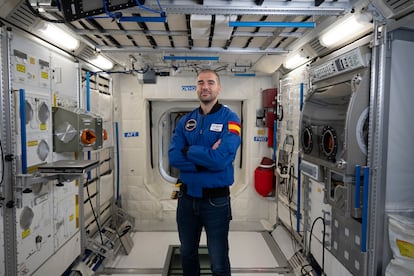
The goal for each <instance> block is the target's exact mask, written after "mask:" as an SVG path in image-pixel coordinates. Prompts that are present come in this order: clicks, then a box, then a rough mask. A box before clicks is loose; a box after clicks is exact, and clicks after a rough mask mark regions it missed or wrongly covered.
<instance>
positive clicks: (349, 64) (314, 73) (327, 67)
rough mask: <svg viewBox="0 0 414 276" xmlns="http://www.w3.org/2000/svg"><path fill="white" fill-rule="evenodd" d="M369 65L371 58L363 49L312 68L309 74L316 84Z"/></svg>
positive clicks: (356, 49) (352, 51) (357, 49)
mask: <svg viewBox="0 0 414 276" xmlns="http://www.w3.org/2000/svg"><path fill="white" fill-rule="evenodd" d="M368 65H369V56H367V54H366V53H364V51H363V48H355V49H353V50H351V51H349V52H346V53H344V54H342V55H339V56H337V57H335V58H333V59H331V60H329V61H328V62H325V63H323V64H321V65H319V66H315V67H314V68H311V69H310V72H309V73H310V77H311V79H312V81H314V82H315V81H319V80H322V79H326V78H330V77H333V76H336V75H338V74H342V73H344V72H348V71H351V70H355V69H358V68H362V67H366V66H368Z"/></svg>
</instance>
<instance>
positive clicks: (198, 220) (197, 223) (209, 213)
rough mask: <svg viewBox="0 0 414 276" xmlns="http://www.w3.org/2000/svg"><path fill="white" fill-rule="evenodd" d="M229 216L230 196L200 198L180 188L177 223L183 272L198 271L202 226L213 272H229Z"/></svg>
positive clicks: (220, 275)
mask: <svg viewBox="0 0 414 276" xmlns="http://www.w3.org/2000/svg"><path fill="white" fill-rule="evenodd" d="M230 220H231V206H230V197H229V196H225V197H215V198H205V199H199V198H193V197H190V196H188V195H185V194H183V192H180V194H179V197H178V208H177V225H178V234H179V237H180V242H181V247H180V252H181V264H182V267H183V276H198V275H200V262H199V256H198V247H199V242H200V236H201V231H202V229H203V227H204V229H205V231H206V237H207V247H208V252H209V257H210V262H211V271H212V272H213V275H214V276H229V275H231V272H230V261H229V243H228V233H229V225H230Z"/></svg>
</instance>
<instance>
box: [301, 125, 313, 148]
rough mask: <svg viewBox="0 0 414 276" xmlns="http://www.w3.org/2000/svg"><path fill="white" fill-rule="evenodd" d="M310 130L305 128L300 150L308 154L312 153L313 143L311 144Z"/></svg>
mask: <svg viewBox="0 0 414 276" xmlns="http://www.w3.org/2000/svg"><path fill="white" fill-rule="evenodd" d="M312 135H313V134H312V129H311V128H310V127H305V128H304V129H303V133H302V148H303V151H304V153H306V154H308V153H310V152H311V151H312V148H313V142H312Z"/></svg>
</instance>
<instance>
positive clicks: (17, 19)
mask: <svg viewBox="0 0 414 276" xmlns="http://www.w3.org/2000/svg"><path fill="white" fill-rule="evenodd" d="M6 19H7V21H9V22H11V23H13V24H14V25H16V26H18V27H21V28H22V29H24V30H30V29H31V28H33V25H34V24H35V23H36V22H37V21H38V18H37V17H36V16H35V15H34V14H33V13H32V12H31V11H30V10H29V9H28V8H27V5H26V4H25V1H23V2H22V4H20V6H18V7H17V8H16V9H15V10H14V11H13V12H12V13H10V15H9V16H7V18H6Z"/></svg>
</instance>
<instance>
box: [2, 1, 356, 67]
mask: <svg viewBox="0 0 414 276" xmlns="http://www.w3.org/2000/svg"><path fill="white" fill-rule="evenodd" d="M6 1H12V0H6ZM83 1H88V3H89V4H91V3H92V2H93V3H94V4H95V5H96V6H99V5H102V0H83ZM361 1H362V0H361ZM29 2H32V3H33V6H32V7H31V8H32V9H30V8H29V7H28V6H27V5H26V1H21V4H20V5H19V6H18V7H17V8H16V10H15V11H14V13H13V14H11V15H10V16H9V17H8V19H9V20H10V21H12V22H13V23H14V24H16V25H18V24H19V23H18V21H17V20H16V19H12V18H16V15H18V14H20V13H21V14H23V13H28V12H30V10H31V12H32V13H34V15H36V16H37V18H36V16H35V19H33V20H35V21H36V20H37V21H41V20H42V19H41V18H42V17H47V18H49V19H52V20H51V21H53V20H55V21H56V20H61V21H66V22H64V24H65V25H66V26H67V27H68V28H69V29H71V30H72V32H73V33H74V34H76V35H77V36H78V37H79V38H80V39H81V41H82V43H83V44H85V45H83V48H82V49H85V47H87V48H88V49H89V51H85V53H93V52H94V51H96V52H100V53H101V54H103V55H105V56H106V57H108V58H110V59H111V60H112V61H114V62H115V63H117V64H118V67H120V68H126V69H128V68H130V67H131V56H132V57H133V58H134V59H136V61H133V63H134V66H133V67H134V68H141V67H147V66H152V67H154V69H155V70H157V69H158V68H157V66H158V67H159V68H161V67H162V68H164V67H165V66H167V67H168V66H172V65H174V66H177V64H179V65H180V66H183V67H185V66H188V67H194V64H196V65H199V66H208V64H207V63H205V62H199V63H197V62H194V61H188V62H187V61H180V62H171V61H168V62H164V61H163V60H162V56H163V55H164V54H173V55H187V56H196V55H217V56H220V62H216V63H210V66H211V67H212V69H215V68H217V67H219V68H223V66H224V67H226V68H228V71H229V72H232V69H234V70H233V71H235V70H239V69H240V68H236V66H235V64H236V63H237V62H240V61H241V62H242V63H244V64H251V65H254V64H256V63H257V61H258V60H259V59H260V58H262V59H265V58H267V57H268V56H269V55H271V56H274V55H280V56H283V57H284V56H286V55H287V54H288V53H289V52H292V51H294V50H295V49H296V48H298V47H302V45H307V43H308V42H309V41H311V40H313V39H314V38H315V34H316V33H317V32H319V31H320V30H318V28H319V26H321V25H323V24H324V22H325V21H326V20H332V18H336V17H340V16H342V15H344V14H347V13H348V12H350V11H351V9H352V7H353V6H354V4H355V2H357V1H354V0H330V1H324V2H322V4H321V5H319V6H315V1H308V0H292V1H271V0H264V1H254V0H239V1H229V0H204V1H196V0H174V1H172V0H159V4H160V6H158V4H157V1H146V4H145V9H144V8H143V7H137V6H135V7H130V8H126V9H122V10H118V11H116V12H115V11H113V12H111V13H107V14H105V13H103V14H99V15H95V16H94V17H92V18H88V17H83V18H81V19H78V20H73V21H70V20H69V21H68V20H67V19H66V20H65V17H64V15H63V13H62V11H59V10H56V7H54V8H52V7H50V8H49V9H48V8H45V7H44V10H45V12H44V13H41V12H39V11H38V10H37V9H36V8H37V7H36V3H37V1H35V0H30V1H29ZM43 2H47V1H43ZM50 2H53V1H50ZM80 2H82V1H80ZM104 2H105V1H104ZM260 2H262V4H260V5H259V4H257V3H260ZM93 3H92V4H93ZM33 10H34V11H33ZM157 12H158V13H157ZM114 14H118V16H117V17H114ZM163 14H165V15H166V22H149V20H144V22H128V21H125V20H130V19H131V18H135V19H136V18H141V19H142V18H143V17H147V18H148V17H149V18H150V19H151V18H153V19H160V18H162V17H161V15H163ZM226 20H227V21H226ZM229 20H230V21H241V22H250V21H254V22H292V23H295V22H313V21H315V23H316V28H315V29H309V28H296V27H285V28H276V27H229V26H228V21H229ZM312 32H313V33H314V34H313V37H312V38H311V37H309V36H307V34H309V33H312ZM193 37H199V38H197V39H193ZM320 50H324V51H326V49H323V48H320ZM248 70H251V71H254V72H255V73H263V72H260V68H257V66H256V67H252V68H250V67H249V68H246V71H248ZM264 71H267V70H264Z"/></svg>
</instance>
